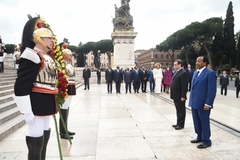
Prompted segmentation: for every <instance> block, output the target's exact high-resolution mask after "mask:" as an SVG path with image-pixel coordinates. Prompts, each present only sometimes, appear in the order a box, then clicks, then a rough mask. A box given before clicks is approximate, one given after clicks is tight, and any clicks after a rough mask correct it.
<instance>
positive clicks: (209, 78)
mask: <svg viewBox="0 0 240 160" xmlns="http://www.w3.org/2000/svg"><path fill="white" fill-rule="evenodd" d="M207 63H208V59H207V58H206V57H205V56H199V57H198V58H197V59H196V71H194V72H191V71H190V67H191V66H190V65H188V69H187V70H184V69H183V63H182V61H181V60H180V59H178V60H176V61H175V62H174V68H175V70H176V72H175V74H174V75H173V78H172V84H171V86H170V88H171V92H170V98H171V99H173V101H174V104H175V108H176V116H177V123H176V124H174V125H172V127H174V128H175V129H176V130H180V129H183V128H184V124H185V117H186V106H185V102H186V99H187V96H186V95H187V91H188V90H189V91H191V92H190V97H189V104H188V105H189V107H191V111H192V118H193V124H194V130H195V133H196V134H197V137H196V139H193V140H191V141H190V142H191V143H200V144H199V145H198V146H197V148H199V149H203V148H207V147H210V146H211V144H212V142H211V140H210V136H211V131H210V113H211V110H212V108H213V103H214V99H215V96H216V92H217V84H216V74H215V72H214V71H213V70H211V69H209V68H208V67H207ZM190 79H191V81H190ZM189 82H190V84H189V85H188V83H189Z"/></svg>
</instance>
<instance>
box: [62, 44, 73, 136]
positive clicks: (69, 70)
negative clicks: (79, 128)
mask: <svg viewBox="0 0 240 160" xmlns="http://www.w3.org/2000/svg"><path fill="white" fill-rule="evenodd" d="M66 45H67V44H62V47H63V49H62V54H63V60H64V64H65V70H66V75H67V76H68V92H67V93H68V97H67V98H66V99H65V101H64V103H63V105H62V107H61V113H62V118H63V121H64V123H65V125H66V129H67V131H68V116H69V108H70V104H71V100H72V96H74V95H76V85H75V70H74V67H73V65H72V51H71V50H70V49H68V48H67V46H66ZM60 46H61V45H60ZM59 131H60V137H61V138H62V139H68V136H67V134H66V133H65V130H64V127H63V124H62V122H61V120H59ZM68 134H69V136H70V139H73V137H72V136H73V135H75V132H70V131H68Z"/></svg>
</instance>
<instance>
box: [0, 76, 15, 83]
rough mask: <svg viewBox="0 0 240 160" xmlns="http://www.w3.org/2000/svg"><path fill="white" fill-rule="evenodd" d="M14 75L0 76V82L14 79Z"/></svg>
mask: <svg viewBox="0 0 240 160" xmlns="http://www.w3.org/2000/svg"><path fill="white" fill-rule="evenodd" d="M16 78H17V77H16V76H11V77H10V76H9V77H1V78H0V79H1V82H5V81H15V80H16Z"/></svg>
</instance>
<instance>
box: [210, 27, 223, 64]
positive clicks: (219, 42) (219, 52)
mask: <svg viewBox="0 0 240 160" xmlns="http://www.w3.org/2000/svg"><path fill="white" fill-rule="evenodd" d="M223 49H224V44H223V34H222V31H219V32H217V33H216V35H215V37H214V40H213V43H212V54H211V55H212V58H213V62H212V63H213V66H220V68H222V65H223V64H225V63H226V56H225V55H224V52H223Z"/></svg>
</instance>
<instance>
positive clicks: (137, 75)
mask: <svg viewBox="0 0 240 160" xmlns="http://www.w3.org/2000/svg"><path fill="white" fill-rule="evenodd" d="M132 81H133V89H134V93H136V92H137V93H139V88H140V82H141V78H140V71H139V70H138V68H137V66H135V67H134V70H133V71H132Z"/></svg>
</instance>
